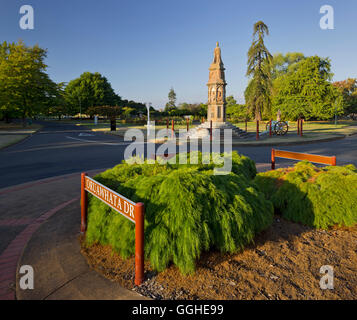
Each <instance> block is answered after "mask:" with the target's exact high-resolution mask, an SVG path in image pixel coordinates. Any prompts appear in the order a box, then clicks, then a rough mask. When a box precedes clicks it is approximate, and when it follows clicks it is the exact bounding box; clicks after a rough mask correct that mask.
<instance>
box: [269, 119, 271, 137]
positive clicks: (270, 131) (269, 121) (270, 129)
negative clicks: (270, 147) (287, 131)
mask: <svg viewBox="0 0 357 320" xmlns="http://www.w3.org/2000/svg"><path fill="white" fill-rule="evenodd" d="M269 136H270V137H271V120H270V121H269Z"/></svg>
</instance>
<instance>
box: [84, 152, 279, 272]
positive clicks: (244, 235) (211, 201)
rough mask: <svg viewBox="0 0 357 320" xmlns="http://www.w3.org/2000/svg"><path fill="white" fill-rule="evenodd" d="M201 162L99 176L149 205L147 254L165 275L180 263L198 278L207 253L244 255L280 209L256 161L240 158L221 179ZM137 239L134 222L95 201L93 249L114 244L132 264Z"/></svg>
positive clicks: (135, 167)
mask: <svg viewBox="0 0 357 320" xmlns="http://www.w3.org/2000/svg"><path fill="white" fill-rule="evenodd" d="M198 156H199V160H200V161H199V163H198V164H196V165H195V164H187V165H179V164H164V165H163V164H159V163H158V162H155V164H149V163H148V161H145V163H143V164H140V165H139V164H132V165H129V164H127V163H122V164H119V165H117V166H115V167H114V168H112V169H109V170H107V171H105V172H103V173H101V174H99V175H97V176H96V177H94V179H95V180H97V181H99V182H100V183H102V184H104V185H106V186H107V187H109V188H111V189H113V190H115V191H117V192H118V193H120V194H122V195H124V196H125V197H127V198H129V199H131V200H133V201H134V202H144V203H145V256H146V258H147V259H149V260H150V263H151V265H152V267H153V268H154V269H155V270H157V271H162V270H164V269H165V268H166V267H167V266H168V265H169V264H170V263H171V262H172V263H174V264H175V265H176V266H177V267H178V268H179V269H180V271H181V272H182V273H184V274H186V273H191V272H193V271H194V270H195V262H196V260H197V259H199V257H200V255H201V253H202V252H203V251H207V250H209V249H217V250H220V251H221V252H229V253H233V252H236V251H237V250H240V249H243V248H244V246H245V245H246V244H248V243H250V242H252V241H253V239H254V236H255V234H256V233H258V232H260V231H262V230H263V229H265V228H267V227H269V225H270V224H271V223H272V219H273V206H272V204H271V202H270V201H267V200H266V199H265V197H264V195H263V193H261V192H259V191H258V190H257V189H256V187H255V186H254V183H253V178H254V177H255V175H256V171H255V170H256V169H255V164H254V162H253V161H252V160H250V159H249V158H247V157H245V156H241V155H238V154H237V153H235V152H234V153H233V154H232V172H231V173H229V174H228V175H213V168H214V164H212V163H211V164H202V154H201V153H199V154H198ZM177 157H178V156H177ZM211 160H212V159H211ZM134 236H135V233H134V224H133V223H132V222H130V221H129V220H127V219H126V218H124V217H122V216H121V215H120V214H119V213H117V212H115V211H114V210H112V209H111V208H110V207H109V206H107V205H105V204H104V203H102V202H101V201H100V200H98V199H96V198H95V197H92V196H90V195H89V205H88V230H87V234H86V242H87V243H88V244H89V245H90V244H92V243H94V242H98V243H101V244H103V245H110V246H111V247H112V249H113V250H114V251H115V252H118V253H119V254H120V255H121V256H122V257H123V258H127V257H130V256H132V255H133V254H134V251H135V237H134Z"/></svg>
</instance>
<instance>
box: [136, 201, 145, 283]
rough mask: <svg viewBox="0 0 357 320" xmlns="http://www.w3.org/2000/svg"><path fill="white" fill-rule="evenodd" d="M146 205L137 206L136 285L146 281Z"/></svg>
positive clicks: (139, 204)
mask: <svg viewBox="0 0 357 320" xmlns="http://www.w3.org/2000/svg"><path fill="white" fill-rule="evenodd" d="M144 212H145V209H144V204H143V203H141V202H139V203H137V204H136V205H135V285H137V286H140V285H141V283H142V282H143V280H144V215H145V213H144Z"/></svg>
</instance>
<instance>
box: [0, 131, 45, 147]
mask: <svg viewBox="0 0 357 320" xmlns="http://www.w3.org/2000/svg"><path fill="white" fill-rule="evenodd" d="M42 128H43V126H41V128H38V129H36V131H35V132H31V133H29V134H27V136H26V137H25V138H23V139H21V140H19V141H16V142H14V143H10V144H9V145H7V146H4V147H2V148H0V151H2V150H5V149H7V148H10V147H12V146H15V145H18V144H21V143H22V142H25V141H26V140H28V139H30V138H31V137H32V136H33V135H34V134H36V133H38V132H39V131H41V130H42ZM24 135H25V134H24Z"/></svg>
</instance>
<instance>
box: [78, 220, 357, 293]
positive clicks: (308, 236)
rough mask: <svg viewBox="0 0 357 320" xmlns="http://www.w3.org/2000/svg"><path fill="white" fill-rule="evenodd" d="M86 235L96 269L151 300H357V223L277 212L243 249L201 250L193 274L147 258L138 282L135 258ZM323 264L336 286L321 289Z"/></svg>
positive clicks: (86, 250) (88, 253) (86, 249)
mask: <svg viewBox="0 0 357 320" xmlns="http://www.w3.org/2000/svg"><path fill="white" fill-rule="evenodd" d="M82 240H83V238H82V239H81V243H82V248H81V251H82V254H83V255H84V256H85V257H86V258H87V261H88V263H89V265H90V266H91V267H92V268H94V269H95V270H96V271H98V272H99V273H101V274H103V275H104V276H105V277H107V278H109V279H113V280H115V281H118V282H119V283H120V284H121V285H122V286H124V287H126V288H128V289H132V290H135V291H137V292H139V293H141V294H142V295H145V296H148V297H150V298H153V299H230V300H233V299H357V227H354V228H334V229H332V230H328V231H324V230H315V229H312V228H308V227H305V226H302V225H300V224H297V223H292V222H289V221H286V220H284V219H282V218H280V217H279V218H278V217H275V219H274V223H273V225H272V226H271V227H270V228H269V229H268V230H266V231H264V232H263V233H261V234H260V235H258V236H257V238H256V241H255V244H252V245H250V246H248V247H247V248H246V249H245V250H244V251H243V252H241V253H237V254H232V255H229V254H221V253H219V252H210V253H205V254H203V255H202V256H201V259H200V260H199V262H198V264H197V270H196V273H195V274H193V275H189V276H184V275H182V274H181V273H180V272H179V270H178V269H177V268H176V267H175V266H170V267H169V268H168V269H166V270H165V271H164V272H161V273H159V274H157V273H156V272H154V271H153V270H152V269H151V267H150V264H149V262H146V263H145V271H146V281H145V282H144V283H143V284H142V285H141V286H140V287H136V286H134V284H133V271H134V259H133V258H132V259H129V260H123V259H121V258H120V257H119V256H118V255H117V254H112V251H111V248H110V247H109V246H101V245H98V244H95V245H93V246H91V247H86V246H85V245H84V244H83V241H82ZM323 265H330V266H332V267H333V268H334V289H332V290H329V289H327V290H322V289H321V288H320V279H321V277H322V276H323V275H322V274H320V267H321V266H323Z"/></svg>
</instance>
